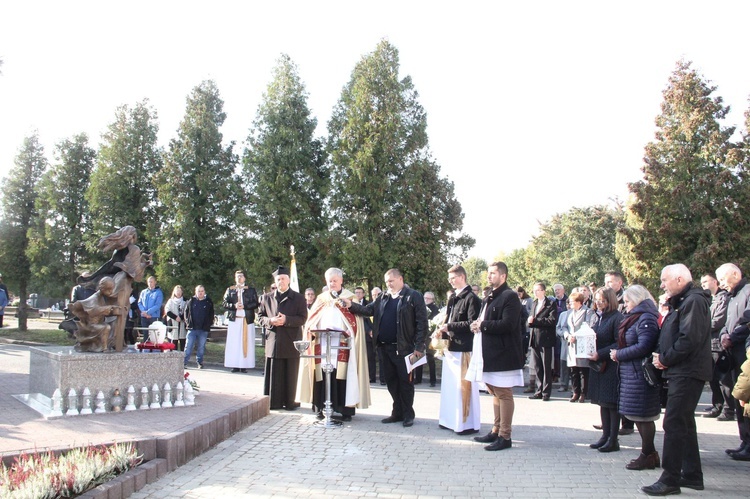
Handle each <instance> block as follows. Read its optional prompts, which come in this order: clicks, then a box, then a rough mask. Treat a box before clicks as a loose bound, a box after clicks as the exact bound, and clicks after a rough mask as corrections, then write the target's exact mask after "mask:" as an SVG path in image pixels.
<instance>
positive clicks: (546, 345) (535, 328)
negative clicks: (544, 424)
mask: <svg viewBox="0 0 750 499" xmlns="http://www.w3.org/2000/svg"><path fill="white" fill-rule="evenodd" d="M546 291H547V287H546V286H545V285H544V283H543V282H538V283H536V284H534V297H535V299H534V308H532V309H531V315H529V319H528V322H529V328H530V332H531V354H532V356H533V358H534V369H535V370H536V392H535V393H534V394H533V395H531V396H530V397H529V398H530V399H542V400H544V401H547V400H549V398H550V395H551V394H552V365H553V361H554V359H553V358H552V357H553V353H554V350H555V326H556V325H557V306H556V305H555V301H554V300H551V299H550V298H549V297H547V296H546Z"/></svg>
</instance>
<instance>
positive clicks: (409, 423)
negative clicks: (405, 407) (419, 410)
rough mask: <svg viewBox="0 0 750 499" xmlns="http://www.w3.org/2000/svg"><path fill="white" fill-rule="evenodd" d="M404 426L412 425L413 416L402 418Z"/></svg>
mask: <svg viewBox="0 0 750 499" xmlns="http://www.w3.org/2000/svg"><path fill="white" fill-rule="evenodd" d="M403 424H404V427H405V428H409V427H410V426H414V418H406V419H404V423H403Z"/></svg>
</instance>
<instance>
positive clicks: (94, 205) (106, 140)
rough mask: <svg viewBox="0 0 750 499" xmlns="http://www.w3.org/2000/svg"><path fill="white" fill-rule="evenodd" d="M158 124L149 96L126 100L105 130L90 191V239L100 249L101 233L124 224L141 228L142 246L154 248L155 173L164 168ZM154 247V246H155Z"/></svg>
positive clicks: (92, 247)
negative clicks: (151, 242) (131, 104)
mask: <svg viewBox="0 0 750 499" xmlns="http://www.w3.org/2000/svg"><path fill="white" fill-rule="evenodd" d="M158 132H159V125H158V122H157V114H156V111H155V110H154V109H153V108H152V107H151V106H150V105H149V103H148V99H144V100H143V101H141V102H138V103H136V105H135V106H134V107H132V108H131V107H130V106H127V105H123V106H120V107H118V108H117V110H116V111H115V120H114V121H113V122H112V123H111V124H110V125H109V126H108V127H107V131H106V132H105V133H104V134H103V135H102V139H103V142H102V145H101V147H100V148H99V156H98V162H97V165H96V169H95V170H94V173H93V174H92V175H91V186H90V188H89V190H88V192H87V194H86V197H87V200H88V202H89V205H90V210H91V231H90V232H89V235H88V241H87V243H88V245H89V248H90V249H91V250H92V252H93V255H95V261H94V262H91V263H92V264H93V265H94V266H98V265H99V264H100V263H102V262H101V261H100V259H101V255H99V254H98V253H97V252H96V250H95V248H96V243H97V242H98V241H99V238H101V237H102V236H105V235H107V234H110V233H112V232H114V231H115V230H117V229H119V228H120V227H123V226H125V225H132V226H133V227H135V228H136V230H137V231H138V237H139V240H140V246H141V248H142V249H144V250H146V251H148V250H149V242H150V241H151V240H152V238H153V237H154V236H155V235H156V234H157V230H158V224H157V205H156V185H155V179H156V174H157V172H158V171H159V170H161V168H162V164H163V161H162V157H161V155H162V151H161V149H160V148H159V147H158V145H157V133H158ZM150 249H153V248H150Z"/></svg>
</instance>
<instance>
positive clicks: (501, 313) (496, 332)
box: [466, 262, 554, 451]
mask: <svg viewBox="0 0 750 499" xmlns="http://www.w3.org/2000/svg"><path fill="white" fill-rule="evenodd" d="M507 279H508V267H507V266H506V265H505V263H503V262H494V263H492V264H490V266H489V267H487V281H488V282H489V283H490V286H492V291H491V292H490V294H489V295H488V296H487V297H486V298H485V299H484V301H483V302H482V311H481V312H480V315H479V318H478V319H477V320H476V321H474V322H472V323H471V331H472V332H473V333H474V334H475V342H474V348H473V351H472V358H471V363H470V364H469V369H468V370H467V373H466V379H469V380H472V381H484V383H485V384H486V385H487V391H488V392H489V393H490V394H491V395H492V397H493V400H492V405H493V408H494V412H495V422H494V424H493V426H492V430H491V431H490V432H489V433H488V434H487V435H485V436H483V437H474V440H476V441H477V442H482V443H488V444H490V445H487V446H485V448H484V449H485V450H489V451H496V450H503V449H508V448H510V447H512V445H513V443H512V440H511V426H512V424H513V412H514V410H515V403H514V401H513V387H514V386H523V384H524V383H523V364H524V361H525V359H524V354H523V331H524V327H523V322H522V319H521V306H522V305H521V300H519V299H518V295H517V294H516V292H515V291H513V289H511V288H510V287H508V284H507V283H506V282H505V281H506V280H507ZM553 306H554V305H553ZM479 333H481V336H479ZM480 366H481V371H480Z"/></svg>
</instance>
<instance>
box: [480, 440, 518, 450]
mask: <svg viewBox="0 0 750 499" xmlns="http://www.w3.org/2000/svg"><path fill="white" fill-rule="evenodd" d="M511 447H513V441H511V439H507V440H506V439H505V438H503V437H498V439H497V440H495V441H494V442H492V443H491V444H490V445H486V446H485V447H484V450H503V449H510V448H511Z"/></svg>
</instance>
